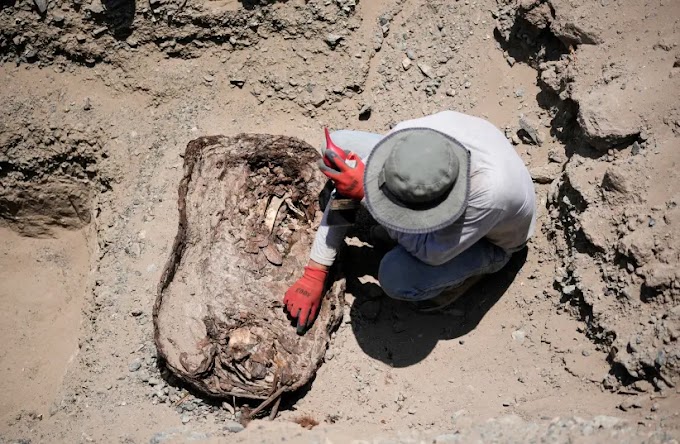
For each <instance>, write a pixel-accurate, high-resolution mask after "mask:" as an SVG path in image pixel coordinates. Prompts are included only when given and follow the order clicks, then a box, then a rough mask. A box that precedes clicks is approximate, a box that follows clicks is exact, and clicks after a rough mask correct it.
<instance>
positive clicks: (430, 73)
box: [418, 63, 434, 79]
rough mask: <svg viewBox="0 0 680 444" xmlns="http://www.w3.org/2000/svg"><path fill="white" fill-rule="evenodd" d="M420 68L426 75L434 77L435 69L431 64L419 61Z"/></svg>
mask: <svg viewBox="0 0 680 444" xmlns="http://www.w3.org/2000/svg"><path fill="white" fill-rule="evenodd" d="M418 68H420V72H422V73H423V75H424V76H425V77H428V78H430V79H431V78H432V77H434V71H433V69H432V67H431V66H430V65H428V64H426V63H418Z"/></svg>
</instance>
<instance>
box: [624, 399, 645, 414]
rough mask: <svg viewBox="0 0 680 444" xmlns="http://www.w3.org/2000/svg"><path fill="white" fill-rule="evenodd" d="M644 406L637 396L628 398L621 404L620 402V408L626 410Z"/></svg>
mask: <svg viewBox="0 0 680 444" xmlns="http://www.w3.org/2000/svg"><path fill="white" fill-rule="evenodd" d="M640 407H642V405H641V404H640V402H639V401H638V400H637V399H636V398H628V399H626V400H625V401H623V402H622V403H621V404H619V408H620V409H621V410H623V411H624V412H627V411H628V410H630V409H634V408H635V409H639V408H640Z"/></svg>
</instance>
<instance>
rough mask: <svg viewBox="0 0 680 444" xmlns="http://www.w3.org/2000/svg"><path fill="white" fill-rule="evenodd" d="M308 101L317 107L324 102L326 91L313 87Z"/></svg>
mask: <svg viewBox="0 0 680 444" xmlns="http://www.w3.org/2000/svg"><path fill="white" fill-rule="evenodd" d="M310 102H311V104H312V105H314V106H315V107H317V108H318V107H320V106H321V105H323V104H324V103H326V93H325V92H324V91H322V90H320V89H315V91H314V93H313V94H312V97H311V99H310Z"/></svg>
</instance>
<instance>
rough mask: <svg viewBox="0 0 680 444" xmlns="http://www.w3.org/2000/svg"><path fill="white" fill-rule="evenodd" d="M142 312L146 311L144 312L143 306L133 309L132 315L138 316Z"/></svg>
mask: <svg viewBox="0 0 680 444" xmlns="http://www.w3.org/2000/svg"><path fill="white" fill-rule="evenodd" d="M142 313H144V312H143V311H142V309H141V308H135V309H134V310H132V311H131V312H130V315H132V316H134V317H137V316H141V315H142Z"/></svg>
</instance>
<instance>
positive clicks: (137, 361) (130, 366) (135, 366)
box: [128, 358, 142, 372]
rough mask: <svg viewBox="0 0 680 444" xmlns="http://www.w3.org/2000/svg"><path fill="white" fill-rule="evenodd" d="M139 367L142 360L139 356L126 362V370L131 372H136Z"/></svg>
mask: <svg viewBox="0 0 680 444" xmlns="http://www.w3.org/2000/svg"><path fill="white" fill-rule="evenodd" d="M140 368H142V360H141V359H139V358H137V359H135V360H134V361H132V362H130V363H129V364H128V370H130V371H131V372H136V371H137V370H139V369H140Z"/></svg>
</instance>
